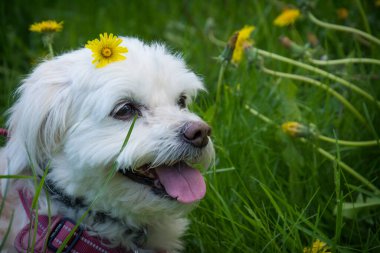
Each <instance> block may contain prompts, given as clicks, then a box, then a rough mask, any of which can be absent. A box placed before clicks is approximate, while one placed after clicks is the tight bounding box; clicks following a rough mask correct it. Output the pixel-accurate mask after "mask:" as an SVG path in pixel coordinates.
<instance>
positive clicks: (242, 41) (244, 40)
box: [232, 26, 255, 64]
mask: <svg viewBox="0 0 380 253" xmlns="http://www.w3.org/2000/svg"><path fill="white" fill-rule="evenodd" d="M253 30H255V27H254V26H245V27H243V29H241V30H240V31H238V32H237V33H238V35H237V39H236V43H235V47H234V51H233V54H232V63H234V64H238V63H239V62H240V61H241V59H242V57H243V51H244V49H245V48H247V47H250V46H252V45H253V40H251V39H250V36H251V33H252V32H253Z"/></svg>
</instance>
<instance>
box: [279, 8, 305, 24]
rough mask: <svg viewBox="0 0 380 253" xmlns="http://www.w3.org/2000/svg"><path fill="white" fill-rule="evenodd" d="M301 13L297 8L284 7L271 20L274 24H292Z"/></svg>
mask: <svg viewBox="0 0 380 253" xmlns="http://www.w3.org/2000/svg"><path fill="white" fill-rule="evenodd" d="M300 15H301V13H300V11H299V10H298V9H285V10H283V11H282V13H281V14H280V15H279V16H278V17H277V18H276V19H275V20H274V21H273V24H274V25H276V26H287V25H290V24H293V23H294V22H295V21H296V20H297V19H298V17H299V16H300Z"/></svg>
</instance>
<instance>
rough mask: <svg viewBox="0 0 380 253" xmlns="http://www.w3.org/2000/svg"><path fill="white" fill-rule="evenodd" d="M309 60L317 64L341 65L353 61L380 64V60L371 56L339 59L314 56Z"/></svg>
mask: <svg viewBox="0 0 380 253" xmlns="http://www.w3.org/2000/svg"><path fill="white" fill-rule="evenodd" d="M307 60H308V61H309V62H311V63H313V64H316V65H325V66H327V65H339V64H352V63H370V64H378V65H380V60H376V59H371V58H346V59H338V60H327V61H321V60H316V59H312V58H307Z"/></svg>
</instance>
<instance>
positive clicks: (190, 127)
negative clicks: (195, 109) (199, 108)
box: [183, 121, 211, 148]
mask: <svg viewBox="0 0 380 253" xmlns="http://www.w3.org/2000/svg"><path fill="white" fill-rule="evenodd" d="M210 135H211V127H209V126H208V125H207V124H206V123H204V122H201V121H192V122H189V123H187V124H186V125H185V127H184V130H183V139H184V140H185V141H186V142H188V143H190V144H191V145H193V146H194V147H197V148H203V147H205V146H206V145H207V144H208V137H209V136H210Z"/></svg>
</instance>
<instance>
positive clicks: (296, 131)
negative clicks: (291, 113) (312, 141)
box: [281, 121, 315, 138]
mask: <svg viewBox="0 0 380 253" xmlns="http://www.w3.org/2000/svg"><path fill="white" fill-rule="evenodd" d="M281 128H282V131H284V133H286V134H287V135H290V136H292V137H297V138H300V137H312V136H314V135H315V134H314V130H313V129H312V128H310V127H308V126H305V125H302V124H301V123H298V122H294V121H289V122H285V123H284V124H282V125H281Z"/></svg>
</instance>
